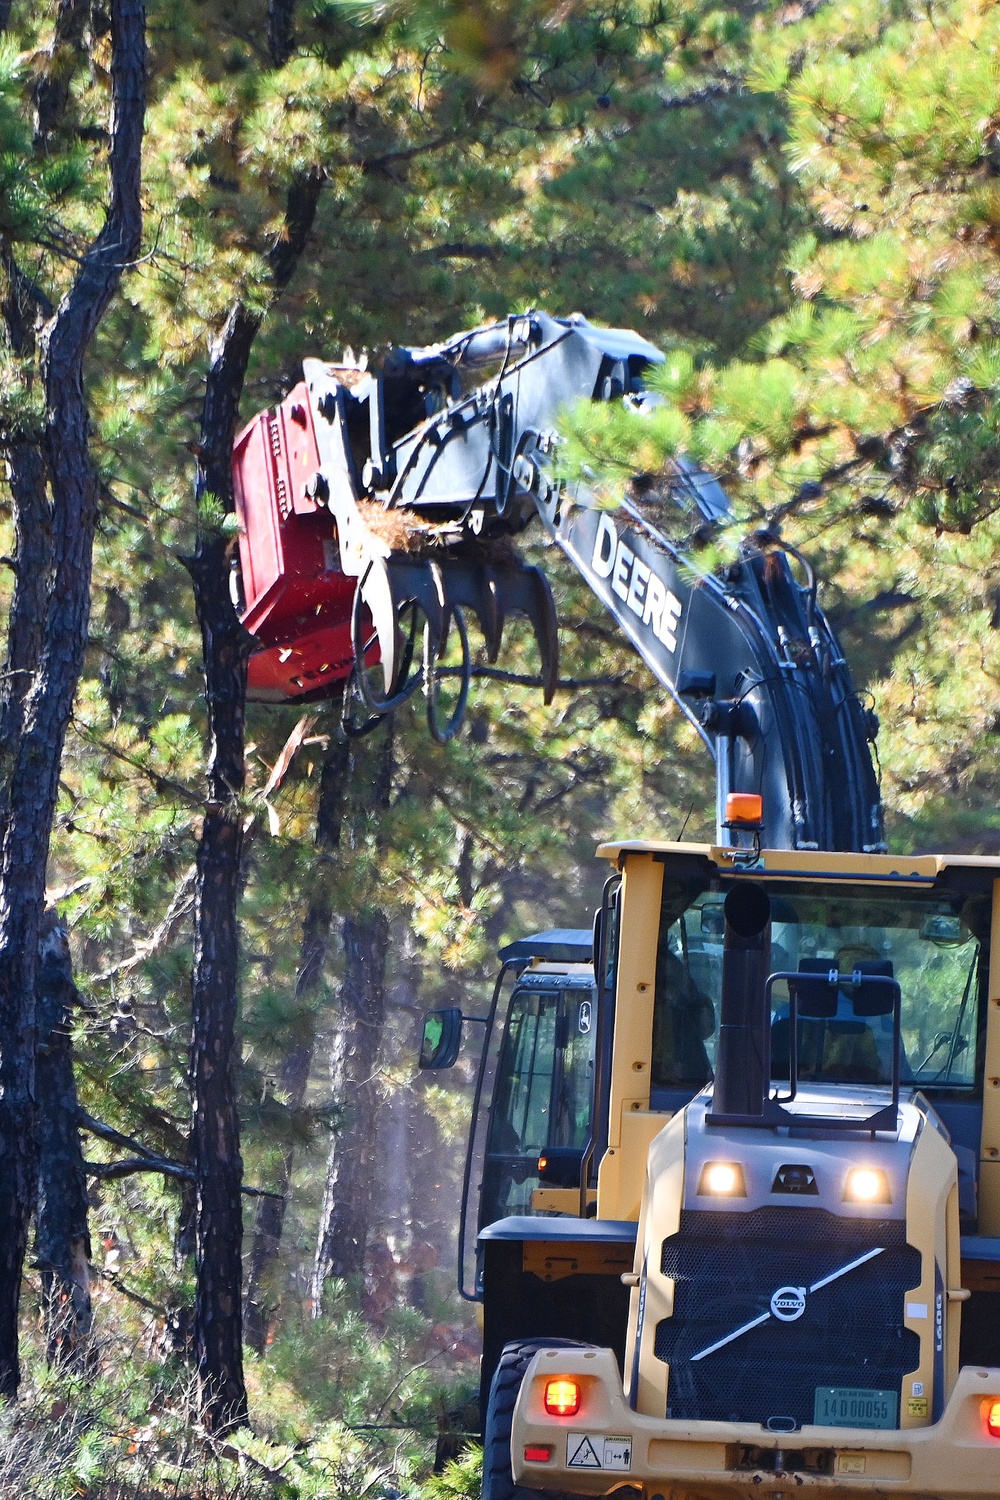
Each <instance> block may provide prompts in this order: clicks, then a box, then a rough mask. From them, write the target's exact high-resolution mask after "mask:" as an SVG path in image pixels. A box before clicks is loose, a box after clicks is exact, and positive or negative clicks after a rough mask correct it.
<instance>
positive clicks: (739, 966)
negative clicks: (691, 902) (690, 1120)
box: [709, 883, 771, 1122]
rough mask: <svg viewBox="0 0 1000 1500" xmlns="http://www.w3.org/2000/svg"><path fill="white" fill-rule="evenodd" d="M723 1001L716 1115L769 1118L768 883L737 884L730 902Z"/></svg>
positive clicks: (714, 1099)
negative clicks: (761, 884)
mask: <svg viewBox="0 0 1000 1500" xmlns="http://www.w3.org/2000/svg"><path fill="white" fill-rule="evenodd" d="M725 915H726V932H725V949H724V951H723V955H722V1004H721V1015H720V1022H719V1048H718V1053H717V1055H716V1068H715V1088H714V1090H713V1094H712V1109H711V1113H710V1115H709V1118H712V1117H713V1116H714V1117H716V1118H718V1117H721V1116H734V1115H738V1116H742V1117H743V1118H744V1119H746V1118H747V1117H750V1118H751V1119H752V1118H753V1117H754V1116H756V1117H758V1118H759V1119H760V1120H761V1122H763V1119H764V1112H765V1101H766V1099H767V1096H768V1092H769V1089H770V1082H771V1029H770V1024H769V1017H768V1015H767V1014H766V1011H767V1001H766V995H765V985H766V982H767V976H768V973H769V970H770V961H771V926H770V924H771V902H770V900H769V898H768V895H767V892H766V891H765V890H764V888H763V886H760V885H754V884H749V883H748V884H746V885H742V884H741V885H738V886H734V887H733V889H732V890H731V891H730V892H729V894H728V895H727V896H726V901H725Z"/></svg>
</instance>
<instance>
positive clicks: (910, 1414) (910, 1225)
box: [899, 1127, 1000, 1461]
mask: <svg viewBox="0 0 1000 1500" xmlns="http://www.w3.org/2000/svg"><path fill="white" fill-rule="evenodd" d="M906 1239H907V1243H908V1244H910V1245H913V1246H914V1247H915V1248H916V1249H917V1250H919V1251H920V1256H921V1271H922V1275H921V1279H920V1285H919V1287H915V1288H913V1290H912V1291H908V1292H907V1294H906V1302H907V1305H908V1307H912V1306H914V1305H915V1306H917V1307H922V1308H924V1309H925V1312H926V1316H925V1317H923V1318H914V1317H912V1316H910V1314H909V1313H908V1314H907V1316H906V1318H905V1319H904V1322H905V1325H906V1327H907V1328H910V1329H912V1330H913V1332H914V1333H915V1334H916V1335H917V1337H918V1338H919V1340H920V1350H921V1358H920V1364H919V1365H918V1367H917V1369H915V1370H913V1371H911V1372H910V1374H909V1375H906V1376H904V1377H903V1392H902V1401H901V1403H900V1407H901V1409H900V1418H899V1422H900V1426H901V1427H903V1428H909V1427H926V1426H927V1424H928V1423H929V1422H930V1420H931V1412H932V1411H933V1409H934V1397H935V1394H936V1393H935V1391H934V1338H933V1335H932V1323H933V1319H934V1317H935V1311H936V1309H935V1302H936V1293H937V1287H936V1279H935V1271H936V1267H937V1266H940V1267H941V1274H942V1275H943V1277H944V1281H945V1291H946V1292H947V1290H948V1289H950V1288H955V1289H956V1290H957V1289H958V1288H959V1287H960V1286H961V1281H962V1270H961V1249H960V1246H959V1235H958V1169H957V1163H956V1161H955V1153H954V1152H953V1151H952V1150H951V1149H950V1147H949V1146H948V1144H947V1143H946V1141H945V1139H944V1137H943V1136H941V1135H939V1134H938V1132H937V1131H936V1130H932V1129H930V1128H927V1127H925V1128H924V1129H923V1130H922V1131H921V1132H920V1135H919V1137H918V1139H917V1143H916V1145H915V1146H914V1148H913V1156H912V1157H911V1160H910V1170H909V1176H908V1178H907V1185H906ZM941 1316H942V1318H943V1319H944V1332H945V1374H944V1380H945V1389H944V1393H943V1394H944V1399H945V1400H947V1398H948V1396H949V1395H950V1394H951V1391H952V1389H953V1387H954V1384H955V1380H956V1378H957V1376H958V1337H959V1329H960V1324H961V1303H960V1302H957V1301H956V1302H948V1301H947V1300H946V1302H945V1305H944V1306H943V1307H942V1308H941ZM914 1385H916V1386H917V1392H916V1394H915V1393H914V1389H913V1388H914ZM998 1461H1000V1454H998Z"/></svg>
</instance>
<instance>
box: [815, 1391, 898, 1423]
mask: <svg viewBox="0 0 1000 1500" xmlns="http://www.w3.org/2000/svg"><path fill="white" fill-rule="evenodd" d="M898 1413H899V1397H898V1396H897V1394H896V1392H895V1391H864V1390H854V1389H852V1387H850V1386H844V1385H818V1386H817V1387H816V1402H815V1406H814V1409H813V1423H814V1424H815V1426H817V1427H896V1426H898V1425H899V1424H898V1422H897V1416H898Z"/></svg>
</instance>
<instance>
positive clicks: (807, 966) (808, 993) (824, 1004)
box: [788, 958, 837, 1021]
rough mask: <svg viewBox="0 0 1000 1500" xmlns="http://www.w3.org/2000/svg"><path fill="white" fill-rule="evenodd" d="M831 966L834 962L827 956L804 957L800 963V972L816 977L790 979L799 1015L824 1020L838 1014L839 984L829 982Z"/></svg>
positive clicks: (814, 1019) (791, 991) (807, 1018)
mask: <svg viewBox="0 0 1000 1500" xmlns="http://www.w3.org/2000/svg"><path fill="white" fill-rule="evenodd" d="M831 968H833V964H832V963H831V961H830V960H829V959H827V958H803V959H802V960H801V962H800V963H799V974H800V975H802V974H811V975H813V976H815V977H813V978H811V979H790V980H789V981H788V988H789V991H790V993H791V994H792V995H793V996H794V998H795V1001H796V1003H797V1005H798V1010H799V1015H800V1016H801V1017H803V1018H805V1019H806V1020H811V1021H823V1020H828V1019H829V1017H830V1016H835V1015H836V1014H837V986H836V985H835V984H829V983H828V982H827V975H828V974H829V972H830V970H831Z"/></svg>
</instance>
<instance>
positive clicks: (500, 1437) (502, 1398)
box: [482, 1338, 595, 1500]
mask: <svg viewBox="0 0 1000 1500" xmlns="http://www.w3.org/2000/svg"><path fill="white" fill-rule="evenodd" d="M594 1347H595V1346H594V1345H593V1344H580V1343H577V1342H576V1340H574V1339H554V1338H549V1339H519V1340H518V1341H517V1342H516V1343H513V1344H506V1345H505V1346H504V1351H503V1353H502V1354H501V1356H500V1363H499V1364H498V1365H497V1367H496V1370H495V1372H494V1375H493V1380H492V1383H491V1385H490V1395H489V1400H488V1402H487V1404H486V1425H485V1431H484V1433H483V1497H482V1500H538V1496H539V1495H545V1496H546V1500H572V1497H570V1496H566V1495H563V1494H562V1492H559V1493H558V1494H557V1493H556V1492H555V1491H552V1490H529V1489H527V1488H525V1486H524V1485H520V1484H515V1483H514V1476H513V1473H512V1471H511V1466H510V1433H511V1427H512V1425H513V1420H514V1407H515V1406H516V1405H517V1397H518V1392H519V1391H520V1389H521V1383H522V1381H523V1380H524V1372H525V1371H526V1370H527V1368H528V1366H529V1364H530V1363H531V1361H532V1359H533V1358H534V1357H535V1355H536V1354H537V1353H538V1351H539V1349H593V1348H594Z"/></svg>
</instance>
